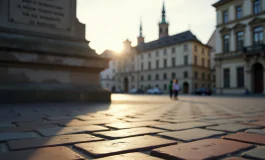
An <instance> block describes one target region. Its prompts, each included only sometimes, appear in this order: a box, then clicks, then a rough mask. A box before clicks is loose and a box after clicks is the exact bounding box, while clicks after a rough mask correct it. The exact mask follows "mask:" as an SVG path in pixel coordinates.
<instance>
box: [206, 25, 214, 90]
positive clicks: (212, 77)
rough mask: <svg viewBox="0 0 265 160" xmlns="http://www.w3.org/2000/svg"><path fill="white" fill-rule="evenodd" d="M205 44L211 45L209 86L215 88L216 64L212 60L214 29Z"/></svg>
mask: <svg viewBox="0 0 265 160" xmlns="http://www.w3.org/2000/svg"><path fill="white" fill-rule="evenodd" d="M207 45H208V46H210V47H211V51H210V64H211V65H210V69H211V86H212V88H216V74H215V73H216V72H215V68H216V67H215V66H216V64H215V60H214V57H215V54H216V30H215V31H214V32H213V34H212V36H211V37H210V39H209V41H208V43H207Z"/></svg>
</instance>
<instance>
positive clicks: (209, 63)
mask: <svg viewBox="0 0 265 160" xmlns="http://www.w3.org/2000/svg"><path fill="white" fill-rule="evenodd" d="M210 65H211V62H210V60H209V59H208V66H207V67H208V68H210Z"/></svg>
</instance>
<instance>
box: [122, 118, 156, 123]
mask: <svg viewBox="0 0 265 160" xmlns="http://www.w3.org/2000/svg"><path fill="white" fill-rule="evenodd" d="M159 119H160V118H151V117H150V118H122V120H124V121H127V122H141V121H156V120H159Z"/></svg>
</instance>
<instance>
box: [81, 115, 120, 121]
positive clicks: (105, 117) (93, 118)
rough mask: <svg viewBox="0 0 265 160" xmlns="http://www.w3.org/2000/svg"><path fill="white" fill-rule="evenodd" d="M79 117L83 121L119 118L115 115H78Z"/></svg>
mask: <svg viewBox="0 0 265 160" xmlns="http://www.w3.org/2000/svg"><path fill="white" fill-rule="evenodd" d="M76 118H77V119H80V120H82V121H98V120H102V119H104V120H106V121H108V120H118V119H117V118H116V117H113V116H104V117H91V116H77V117H76Z"/></svg>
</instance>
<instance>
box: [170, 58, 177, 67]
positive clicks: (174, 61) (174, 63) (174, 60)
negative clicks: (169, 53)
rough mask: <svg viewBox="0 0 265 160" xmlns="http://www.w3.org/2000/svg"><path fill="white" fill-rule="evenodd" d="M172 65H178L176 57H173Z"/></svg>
mask: <svg viewBox="0 0 265 160" xmlns="http://www.w3.org/2000/svg"><path fill="white" fill-rule="evenodd" d="M171 60H172V67H174V66H176V58H172V59H171Z"/></svg>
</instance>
